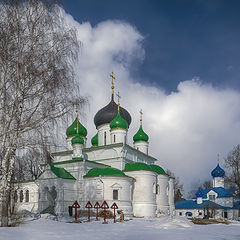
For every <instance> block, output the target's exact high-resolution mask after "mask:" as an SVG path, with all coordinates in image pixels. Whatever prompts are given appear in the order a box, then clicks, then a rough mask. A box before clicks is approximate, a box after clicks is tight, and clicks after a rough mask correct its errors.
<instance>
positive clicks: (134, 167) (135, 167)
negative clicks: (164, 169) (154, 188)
mask: <svg viewBox="0 0 240 240" xmlns="http://www.w3.org/2000/svg"><path fill="white" fill-rule="evenodd" d="M139 170H145V171H152V172H155V171H154V170H153V169H152V168H151V166H150V165H147V164H146V163H141V162H136V163H127V164H126V165H125V168H124V171H125V172H127V171H139Z"/></svg>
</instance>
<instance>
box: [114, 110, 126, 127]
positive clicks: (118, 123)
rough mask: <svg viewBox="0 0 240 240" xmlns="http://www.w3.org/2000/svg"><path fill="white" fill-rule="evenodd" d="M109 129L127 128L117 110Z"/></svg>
mask: <svg viewBox="0 0 240 240" xmlns="http://www.w3.org/2000/svg"><path fill="white" fill-rule="evenodd" d="M110 128H111V129H127V128H128V123H127V121H126V120H125V119H124V118H123V117H122V116H121V114H120V112H119V111H118V113H117V115H116V117H115V118H114V119H113V120H112V121H111V122H110Z"/></svg>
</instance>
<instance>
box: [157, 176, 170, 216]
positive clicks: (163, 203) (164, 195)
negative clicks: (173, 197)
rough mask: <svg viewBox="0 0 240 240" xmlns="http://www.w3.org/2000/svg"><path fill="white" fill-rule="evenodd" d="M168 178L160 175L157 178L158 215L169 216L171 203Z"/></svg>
mask: <svg viewBox="0 0 240 240" xmlns="http://www.w3.org/2000/svg"><path fill="white" fill-rule="evenodd" d="M168 180H169V178H168V176H167V175H163V174H159V175H158V177H157V194H156V203H157V214H158V215H160V214H165V215H166V214H169V211H170V210H169V201H168Z"/></svg>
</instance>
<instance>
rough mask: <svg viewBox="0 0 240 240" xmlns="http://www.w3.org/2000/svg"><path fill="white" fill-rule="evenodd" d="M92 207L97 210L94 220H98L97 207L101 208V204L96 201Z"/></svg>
mask: <svg viewBox="0 0 240 240" xmlns="http://www.w3.org/2000/svg"><path fill="white" fill-rule="evenodd" d="M94 208H95V209H96V210H97V214H96V221H98V209H99V208H101V206H100V204H99V202H98V201H97V202H96V203H95V205H94Z"/></svg>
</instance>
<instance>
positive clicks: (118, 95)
mask: <svg viewBox="0 0 240 240" xmlns="http://www.w3.org/2000/svg"><path fill="white" fill-rule="evenodd" d="M116 96H117V97H118V111H119V107H120V98H121V96H120V94H119V92H118V93H117V94H116Z"/></svg>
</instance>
